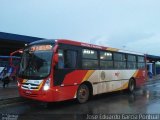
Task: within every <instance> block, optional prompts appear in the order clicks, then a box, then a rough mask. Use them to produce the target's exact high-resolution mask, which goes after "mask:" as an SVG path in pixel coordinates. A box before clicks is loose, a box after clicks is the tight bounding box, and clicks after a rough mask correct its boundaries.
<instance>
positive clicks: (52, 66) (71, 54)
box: [18, 40, 147, 103]
mask: <svg viewBox="0 0 160 120" xmlns="http://www.w3.org/2000/svg"><path fill="white" fill-rule="evenodd" d="M146 73H147V72H146V59H145V55H144V54H141V53H136V52H130V51H126V50H119V49H115V48H110V47H103V46H98V45H92V44H87V43H81V42H76V41H70V40H41V41H36V42H33V43H31V44H29V45H28V46H27V47H26V48H24V50H23V55H22V59H21V63H20V70H19V74H18V86H19V93H20V96H22V97H26V98H29V99H35V100H39V101H44V102H54V101H63V100H68V99H73V98H76V99H77V100H78V102H79V103H85V102H86V101H87V100H88V99H89V98H90V97H91V96H93V95H97V94H101V93H107V92H112V91H119V90H125V89H127V90H128V91H129V92H133V91H134V90H135V88H136V87H140V86H141V85H143V83H144V82H145V79H146Z"/></svg>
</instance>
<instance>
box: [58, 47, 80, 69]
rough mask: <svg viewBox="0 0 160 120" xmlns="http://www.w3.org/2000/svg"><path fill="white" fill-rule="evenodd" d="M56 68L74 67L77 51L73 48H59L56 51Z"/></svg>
mask: <svg viewBox="0 0 160 120" xmlns="http://www.w3.org/2000/svg"><path fill="white" fill-rule="evenodd" d="M58 56H59V57H58V68H59V69H63V68H76V64H77V51H74V50H59V51H58Z"/></svg>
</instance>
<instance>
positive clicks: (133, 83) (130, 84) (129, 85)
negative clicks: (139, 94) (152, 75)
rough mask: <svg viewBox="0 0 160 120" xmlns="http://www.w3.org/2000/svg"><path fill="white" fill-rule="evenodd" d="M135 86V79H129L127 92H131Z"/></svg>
mask: <svg viewBox="0 0 160 120" xmlns="http://www.w3.org/2000/svg"><path fill="white" fill-rule="evenodd" d="M135 88H136V84H135V80H134V79H130V80H129V84H128V92H130V93H133V92H134V90H135Z"/></svg>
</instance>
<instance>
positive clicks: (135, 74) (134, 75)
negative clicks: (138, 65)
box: [133, 70, 138, 78]
mask: <svg viewBox="0 0 160 120" xmlns="http://www.w3.org/2000/svg"><path fill="white" fill-rule="evenodd" d="M137 74H138V70H137V71H136V72H135V73H134V74H133V77H134V78H135V77H136V76H137Z"/></svg>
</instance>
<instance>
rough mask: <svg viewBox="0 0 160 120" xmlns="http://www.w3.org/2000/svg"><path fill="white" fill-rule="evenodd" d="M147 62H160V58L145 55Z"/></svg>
mask: <svg viewBox="0 0 160 120" xmlns="http://www.w3.org/2000/svg"><path fill="white" fill-rule="evenodd" d="M146 57H147V60H148V61H149V62H160V56H155V55H146Z"/></svg>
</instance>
